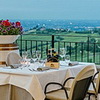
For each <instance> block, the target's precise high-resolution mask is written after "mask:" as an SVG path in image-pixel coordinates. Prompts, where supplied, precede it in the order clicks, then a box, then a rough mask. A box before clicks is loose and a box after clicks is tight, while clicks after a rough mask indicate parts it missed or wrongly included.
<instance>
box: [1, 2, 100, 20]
mask: <svg viewBox="0 0 100 100" xmlns="http://www.w3.org/2000/svg"><path fill="white" fill-rule="evenodd" d="M0 19H70V20H81V19H82V20H100V0H0Z"/></svg>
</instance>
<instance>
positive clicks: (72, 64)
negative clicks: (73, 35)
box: [69, 61, 79, 66]
mask: <svg viewBox="0 0 100 100" xmlns="http://www.w3.org/2000/svg"><path fill="white" fill-rule="evenodd" d="M78 64H79V62H77V61H75V62H69V66H74V65H78Z"/></svg>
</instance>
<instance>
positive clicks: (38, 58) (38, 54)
mask: <svg viewBox="0 0 100 100" xmlns="http://www.w3.org/2000/svg"><path fill="white" fill-rule="evenodd" d="M36 57H37V60H38V61H40V59H41V51H39V50H37V51H36Z"/></svg>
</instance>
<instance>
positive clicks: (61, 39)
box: [16, 34, 100, 64]
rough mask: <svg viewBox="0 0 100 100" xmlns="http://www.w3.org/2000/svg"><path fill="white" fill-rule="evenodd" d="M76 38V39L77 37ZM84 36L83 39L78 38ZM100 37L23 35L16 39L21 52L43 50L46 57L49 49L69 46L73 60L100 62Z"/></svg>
mask: <svg viewBox="0 0 100 100" xmlns="http://www.w3.org/2000/svg"><path fill="white" fill-rule="evenodd" d="M75 38H76V39H75ZM80 38H82V40H81V41H80V40H78V39H80ZM99 39H100V37H96V36H95V37H92V36H68V35H30V34H25V35H21V36H20V38H19V39H18V40H17V41H16V42H17V44H18V45H19V50H20V54H21V55H22V52H23V51H29V52H30V53H31V54H32V51H34V50H41V57H42V58H43V57H46V55H47V51H48V49H51V48H55V49H56V51H58V53H59V50H60V48H62V47H63V48H67V53H66V54H67V55H70V59H71V60H72V61H82V62H93V63H96V64H100V43H99V42H97V41H98V40H99Z"/></svg>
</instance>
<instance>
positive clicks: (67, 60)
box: [65, 55, 70, 64]
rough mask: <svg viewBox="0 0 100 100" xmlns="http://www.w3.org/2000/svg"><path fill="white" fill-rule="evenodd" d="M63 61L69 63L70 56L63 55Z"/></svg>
mask: <svg viewBox="0 0 100 100" xmlns="http://www.w3.org/2000/svg"><path fill="white" fill-rule="evenodd" d="M65 62H66V63H67V64H69V62H70V56H69V55H65Z"/></svg>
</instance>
